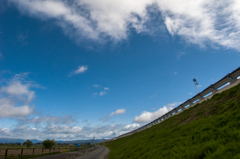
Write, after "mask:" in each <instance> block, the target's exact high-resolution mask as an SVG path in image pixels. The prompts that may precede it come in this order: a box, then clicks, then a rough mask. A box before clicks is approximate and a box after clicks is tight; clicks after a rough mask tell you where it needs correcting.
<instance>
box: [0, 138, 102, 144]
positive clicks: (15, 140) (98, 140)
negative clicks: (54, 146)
mask: <svg viewBox="0 0 240 159" xmlns="http://www.w3.org/2000/svg"><path fill="white" fill-rule="evenodd" d="M26 140H27V139H14V138H0V143H8V144H9V143H24V142H25V141H26ZM30 140H31V141H32V142H33V143H38V142H42V141H43V140H37V139H30ZM56 141H57V142H58V143H69V144H74V143H85V142H90V143H91V142H92V139H89V140H72V141H62V140H56ZM103 141H106V139H95V140H94V143H99V142H103Z"/></svg>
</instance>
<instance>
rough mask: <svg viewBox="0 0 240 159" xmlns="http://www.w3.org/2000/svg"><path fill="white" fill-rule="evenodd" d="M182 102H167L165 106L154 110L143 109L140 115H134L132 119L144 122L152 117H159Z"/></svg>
mask: <svg viewBox="0 0 240 159" xmlns="http://www.w3.org/2000/svg"><path fill="white" fill-rule="evenodd" d="M181 103H182V102H174V103H169V104H167V105H165V106H163V107H162V108H160V109H158V110H157V111H155V112H148V111H143V112H142V113H141V115H139V116H136V117H135V118H134V119H133V121H134V122H136V123H146V122H150V121H152V120H154V119H157V118H159V117H160V116H162V115H164V114H166V113H167V112H169V111H170V110H172V109H173V108H174V107H176V106H178V105H179V104H181Z"/></svg>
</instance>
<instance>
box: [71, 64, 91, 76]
mask: <svg viewBox="0 0 240 159" xmlns="http://www.w3.org/2000/svg"><path fill="white" fill-rule="evenodd" d="M87 69H88V66H78V69H77V70H76V71H74V74H75V75H77V74H79V73H84V72H86V71H87Z"/></svg>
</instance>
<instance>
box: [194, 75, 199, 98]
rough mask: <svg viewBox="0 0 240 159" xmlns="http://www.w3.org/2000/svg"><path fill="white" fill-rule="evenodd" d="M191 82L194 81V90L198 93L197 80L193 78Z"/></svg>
mask: <svg viewBox="0 0 240 159" xmlns="http://www.w3.org/2000/svg"><path fill="white" fill-rule="evenodd" d="M193 82H194V84H195V88H196V92H197V94H198V91H197V85H199V84H198V82H197V80H196V79H195V78H194V79H193Z"/></svg>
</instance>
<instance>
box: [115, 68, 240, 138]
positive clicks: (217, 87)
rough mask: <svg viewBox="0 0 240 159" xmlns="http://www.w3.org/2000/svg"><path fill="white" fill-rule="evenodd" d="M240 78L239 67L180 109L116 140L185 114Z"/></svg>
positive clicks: (183, 104)
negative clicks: (187, 110) (174, 116)
mask: <svg viewBox="0 0 240 159" xmlns="http://www.w3.org/2000/svg"><path fill="white" fill-rule="evenodd" d="M239 76H240V67H238V68H237V69H236V70H234V71H233V72H231V73H229V74H227V75H226V76H225V77H223V78H222V79H220V80H219V81H218V82H216V83H214V84H212V85H210V86H209V87H207V88H206V89H204V90H203V91H202V92H200V93H198V94H197V95H195V96H194V97H192V98H191V99H188V100H187V101H185V102H184V103H182V104H180V105H179V106H178V107H176V108H174V109H173V110H171V111H169V112H167V113H166V114H164V115H162V116H161V117H159V118H157V119H155V120H153V121H152V122H150V123H148V124H146V125H144V126H142V127H140V128H138V129H136V130H133V131H131V132H128V133H126V134H123V135H120V136H118V137H116V139H118V138H122V137H125V136H129V135H132V134H134V133H137V132H139V131H143V130H145V129H147V128H149V127H151V126H152V125H155V124H158V123H161V122H162V121H164V120H166V119H168V118H169V117H171V116H173V115H176V114H179V113H181V112H183V111H184V110H186V109H188V108H190V107H193V106H195V105H196V104H199V103H201V102H203V101H205V100H207V99H210V98H211V97H212V96H213V95H214V94H216V93H221V92H223V91H225V90H227V89H229V88H231V87H233V86H236V85H237V84H239V83H240V79H239Z"/></svg>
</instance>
